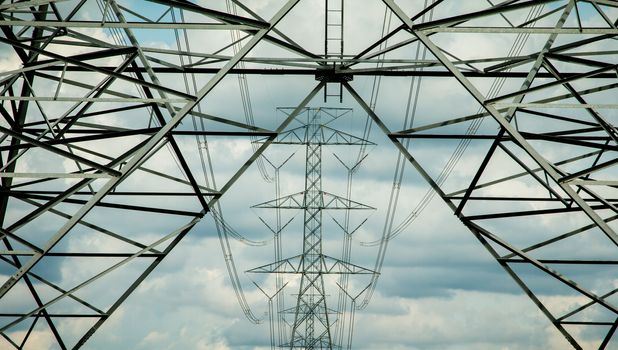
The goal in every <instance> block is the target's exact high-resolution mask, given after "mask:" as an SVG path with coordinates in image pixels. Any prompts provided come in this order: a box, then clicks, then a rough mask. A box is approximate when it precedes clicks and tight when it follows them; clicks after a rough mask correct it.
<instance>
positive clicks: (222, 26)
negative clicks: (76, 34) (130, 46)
mask: <svg viewBox="0 0 618 350" xmlns="http://www.w3.org/2000/svg"><path fill="white" fill-rule="evenodd" d="M2 24H3V25H8V26H24V27H32V28H37V27H38V28H47V29H49V28H50V27H51V28H55V27H59V28H103V29H105V28H135V29H194V30H198V29H200V30H254V29H255V27H254V26H250V25H243V24H227V23H186V22H185V23H172V22H107V21H106V22H103V23H102V22H101V21H29V20H10V19H9V20H7V19H5V20H3V21H2Z"/></svg>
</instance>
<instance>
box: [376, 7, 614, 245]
mask: <svg viewBox="0 0 618 350" xmlns="http://www.w3.org/2000/svg"><path fill="white" fill-rule="evenodd" d="M382 1H383V2H385V3H386V4H387V6H388V7H389V8H391V10H393V12H394V13H395V14H396V15H397V17H399V18H400V19H401V20H402V21H403V22H404V23H405V24H406V25H408V27H409V28H410V30H413V32H414V29H413V24H412V23H411V22H410V21H409V19H408V18H407V17H406V16H405V13H404V12H403V11H402V10H401V8H399V6H398V5H397V4H395V3H394V1H393V0H382ZM414 34H415V35H416V37H418V38H419V40H421V41H422V42H423V44H424V45H425V46H426V47H427V49H428V50H429V51H430V52H431V53H432V54H433V55H434V57H436V58H437V59H438V60H440V61H441V62H442V64H443V65H444V66H445V67H446V68H447V69H448V70H449V71H451V72H452V73H453V75H454V76H455V78H456V79H457V81H458V82H459V83H460V84H461V85H462V86H463V87H464V88H465V89H466V90H468V92H469V93H470V94H471V95H472V97H474V98H475V99H476V100H477V101H478V102H479V103H480V104H481V105H483V106H484V108H485V109H486V110H487V111H488V112H489V113H490V114H491V115H492V116H493V118H494V119H495V120H496V121H497V122H498V123H499V124H500V125H501V126H502V127H503V128H504V129H505V130H506V131H507V132H508V133H509V134H510V135H511V136H513V138H514V139H515V140H516V141H517V143H518V144H519V145H521V147H522V148H523V149H524V150H525V151H526V152H527V153H528V154H529V155H530V156H531V157H532V159H534V160H535V161H536V162H537V163H538V164H539V166H541V168H543V169H544V170H545V171H546V172H547V174H548V175H549V176H551V177H552V178H553V180H554V181H556V182H557V181H559V179H560V178H561V177H562V176H561V175H560V174H558V173H557V172H556V171H555V170H554V168H553V167H552V166H551V165H550V164H549V163H548V162H547V161H546V160H545V159H544V158H543V157H542V156H541V155H540V154H539V153H538V152H537V151H536V150H535V149H534V148H533V147H531V146H530V145H529V144H528V142H527V141H526V140H525V138H523V137H522V136H521V135H520V134H519V132H518V131H517V130H516V129H515V128H514V127H513V126H512V125H511V124H510V123H509V121H507V120H506V119H505V118H504V117H503V116H502V115H501V114H500V113H499V112H498V111H497V110H496V108H495V107H494V106H493V105H491V104H486V103H484V101H485V98H484V96H483V95H482V94H481V93H480V92H479V91H478V90H477V89H476V88H475V87H474V86H473V85H472V84H471V83H470V81H469V80H468V79H466V77H465V76H464V75H463V74H461V72H460V71H459V70H458V69H457V68H456V67H455V66H454V65H453V64H452V63H451V62H450V61H449V60H448V59H447V58H446V56H444V54H443V53H442V52H441V51H440V49H439V48H438V47H437V46H436V45H435V44H434V43H433V42H431V41H430V40H429V39H428V38H427V36H426V35H424V34H423V33H416V32H414ZM559 185H560V184H559ZM560 187H561V188H562V190H563V191H565V192H566V193H567V194H568V195H569V196H570V197H571V198H572V199H573V200H574V201H575V202H576V203H577V204H578V205H579V206H580V207H581V208H582V209H583V210H584V212H585V213H586V215H587V216H588V217H589V218H590V219H591V220H592V221H593V222H595V223H596V224H597V225H598V226H599V228H600V229H601V230H602V231H603V232H604V233H605V235H606V236H607V237H608V238H609V239H610V240H611V241H612V242H613V243H614V244H615V245H617V246H618V235H617V234H616V233H615V232H614V230H613V229H612V228H611V227H609V225H607V224H606V223H605V222H604V221H603V219H602V218H601V217H600V216H599V215H598V214H597V213H596V212H595V211H594V210H593V209H592V208H590V206H588V204H586V203H585V201H584V200H582V198H581V197H579V195H578V194H577V192H576V191H575V190H574V189H572V188H571V187H570V186H568V185H560Z"/></svg>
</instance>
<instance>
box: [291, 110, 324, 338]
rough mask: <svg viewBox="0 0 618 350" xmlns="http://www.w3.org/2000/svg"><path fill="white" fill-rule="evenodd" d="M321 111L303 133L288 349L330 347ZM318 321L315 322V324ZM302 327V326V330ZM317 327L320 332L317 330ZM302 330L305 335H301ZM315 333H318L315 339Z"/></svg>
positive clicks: (311, 118) (313, 113)
mask: <svg viewBox="0 0 618 350" xmlns="http://www.w3.org/2000/svg"><path fill="white" fill-rule="evenodd" d="M320 114H321V112H320V110H319V109H318V110H315V111H312V112H310V113H309V115H308V118H309V120H308V123H307V133H306V144H307V147H306V162H305V193H304V198H303V206H304V210H305V212H304V225H305V226H304V232H303V253H302V258H301V261H302V274H301V283H300V289H299V292H298V299H297V302H296V310H295V317H294V324H293V326H292V343H291V347H292V348H294V347H303V348H305V349H314V348H322V345H321V344H324V345H327V346H328V347H329V348H330V347H331V346H332V344H331V337H330V324H329V320H328V310H327V308H326V294H325V292H324V278H323V274H322V208H323V206H324V205H323V200H322V135H321V131H322V127H321V125H320ZM316 319H317V322H316ZM303 323H304V326H303ZM316 327H318V328H319V330H316ZM303 328H304V335H303V333H302V332H301V331H302V329H303ZM316 331H318V332H319V333H317V336H316Z"/></svg>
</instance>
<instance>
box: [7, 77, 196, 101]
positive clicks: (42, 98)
mask: <svg viewBox="0 0 618 350" xmlns="http://www.w3.org/2000/svg"><path fill="white" fill-rule="evenodd" d="M65 82H66V80H65ZM190 100H191V99H187V98H141V97H128V98H127V97H63V96H58V97H55V96H36V97H34V96H0V101H41V102H91V103H92V102H99V103H119V102H126V103H186V102H187V101H190Z"/></svg>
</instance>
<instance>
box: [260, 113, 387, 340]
mask: <svg viewBox="0 0 618 350" xmlns="http://www.w3.org/2000/svg"><path fill="white" fill-rule="evenodd" d="M289 112H292V111H291V110H290V111H289ZM349 113H350V110H349V109H329V108H307V110H306V111H305V112H304V113H302V114H301V115H300V116H299V117H297V119H300V118H303V119H305V120H303V121H302V123H303V126H301V127H298V128H294V129H292V130H289V131H285V132H283V133H281V134H280V135H279V137H278V138H277V140H276V141H275V142H273V144H279V145H303V146H305V188H304V190H303V191H302V192H299V193H295V194H292V195H286V196H284V197H281V198H276V199H274V200H271V201H268V202H265V203H261V204H258V205H255V206H253V207H254V208H269V209H278V210H281V209H297V210H302V211H303V226H304V230H303V238H302V240H303V244H302V247H303V251H302V253H301V254H300V255H297V256H294V257H288V258H283V259H277V260H276V261H275V262H273V263H271V264H268V265H264V266H260V267H258V268H255V269H251V270H249V272H252V273H271V274H295V275H299V276H300V285H299V288H298V292H297V294H296V303H295V304H296V305H295V306H293V307H291V308H286V307H285V306H284V307H283V309H282V310H278V313H280V314H283V315H285V314H290V316H291V317H293V320H291V322H288V321H287V320H285V318H284V322H285V323H289V324H290V327H289V328H290V330H289V331H288V330H287V329H286V330H285V333H286V334H285V337H286V338H285V341H284V342H283V343H282V344H280V345H279V346H280V347H282V348H290V349H291V348H301V349H333V348H337V347H338V346H337V344H338V343H341V342H342V341H344V340H347V336H346V337H345V338H346V339H341V338H342V336H341V335H340V339H338V340H339V342H338V341H337V340H336V339H335V337H336V335H335V330H336V329H337V327H335V324H337V325H339V324H341V323H343V320H342V317H341V316H342V314H343V312H344V311H345V310H337V309H335V308H334V307H333V306H332V305H331V303H332V300H331V301H330V302H328V301H327V299H328V298H327V296H328V295H329V294H331V295H332V294H339V293H349V292H348V291H347V290H345V287H344V286H342V285H339V286H337V285H336V284H335V285H330V286H328V285H327V283H325V281H324V278H325V276H328V275H338V276H345V277H344V278H349V277H348V276H349V275H359V274H365V275H373V274H375V272H374V271H371V270H369V269H366V268H363V267H360V266H358V265H354V264H352V263H350V261H349V258H347V259H346V257H345V256H342V257H341V258H335V257H331V256H328V255H325V254H324V253H323V240H322V234H323V232H322V231H323V225H322V213H323V211H324V210H343V211H350V210H368V209H374V208H372V207H370V206H367V205H365V204H362V203H358V202H355V201H352V200H350V199H349V198H345V197H341V196H338V195H336V194H331V193H328V192H325V191H323V190H322V147H323V146H342V147H343V146H367V145H371V142H369V141H367V140H363V139H361V138H358V137H355V136H353V135H350V134H347V133H344V132H342V131H339V130H336V129H333V128H330V127H328V126H326V125H325V123H327V122H330V120H323V119H326V118H327V117H328V119H336V118H340V117H341V116H342V115H345V114H349ZM345 234H346V235H348V234H349V233H348V232H345ZM335 288H336V289H335ZM339 288H341V289H342V290H339ZM281 292H282V291H281V290H279V291H277V293H281ZM329 305H330V306H329ZM281 326H283V324H280V325H279V327H281ZM342 334H345V335H347V333H342Z"/></svg>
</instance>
